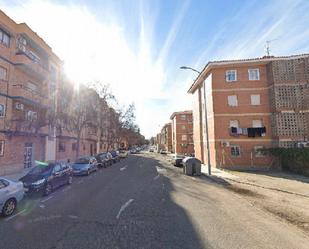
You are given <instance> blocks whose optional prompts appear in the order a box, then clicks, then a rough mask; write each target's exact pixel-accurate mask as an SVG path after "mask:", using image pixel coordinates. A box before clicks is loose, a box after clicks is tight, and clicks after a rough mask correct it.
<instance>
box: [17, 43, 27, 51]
mask: <svg viewBox="0 0 309 249" xmlns="http://www.w3.org/2000/svg"><path fill="white" fill-rule="evenodd" d="M18 49H19V50H21V51H23V52H25V53H26V46H25V45H23V44H21V43H19V44H18Z"/></svg>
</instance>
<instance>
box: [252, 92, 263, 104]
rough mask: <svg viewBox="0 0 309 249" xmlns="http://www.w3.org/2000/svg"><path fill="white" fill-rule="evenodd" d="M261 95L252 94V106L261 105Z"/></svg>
mask: <svg viewBox="0 0 309 249" xmlns="http://www.w3.org/2000/svg"><path fill="white" fill-rule="evenodd" d="M260 104H261V100H260V94H251V105H260Z"/></svg>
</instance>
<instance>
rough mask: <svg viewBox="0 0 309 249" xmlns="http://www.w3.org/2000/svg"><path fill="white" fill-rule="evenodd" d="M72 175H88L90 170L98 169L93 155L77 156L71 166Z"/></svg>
mask: <svg viewBox="0 0 309 249" xmlns="http://www.w3.org/2000/svg"><path fill="white" fill-rule="evenodd" d="M72 168H73V175H90V173H91V172H93V171H97V170H98V162H97V160H96V159H95V157H94V156H85V157H81V158H78V159H77V160H76V161H75V162H74V164H73V166H72Z"/></svg>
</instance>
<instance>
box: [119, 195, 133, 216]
mask: <svg viewBox="0 0 309 249" xmlns="http://www.w3.org/2000/svg"><path fill="white" fill-rule="evenodd" d="M132 201H134V199H130V200H128V201H127V202H126V203H125V204H124V205H122V206H121V208H120V210H119V212H118V214H117V216H116V218H117V219H119V218H120V215H121V213H122V212H123V211H124V210H125V209H126V208H127V207H128V206H129V205H130V203H131V202H132Z"/></svg>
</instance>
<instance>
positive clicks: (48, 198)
mask: <svg viewBox="0 0 309 249" xmlns="http://www.w3.org/2000/svg"><path fill="white" fill-rule="evenodd" d="M53 197H54V196H53V195H51V196H50V197H47V198H46V199H44V200H41V202H42V203H44V202H46V201H48V200H50V199H51V198H53Z"/></svg>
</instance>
